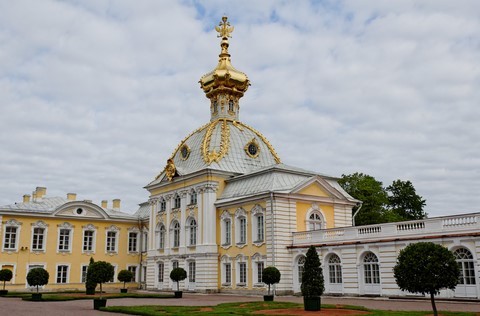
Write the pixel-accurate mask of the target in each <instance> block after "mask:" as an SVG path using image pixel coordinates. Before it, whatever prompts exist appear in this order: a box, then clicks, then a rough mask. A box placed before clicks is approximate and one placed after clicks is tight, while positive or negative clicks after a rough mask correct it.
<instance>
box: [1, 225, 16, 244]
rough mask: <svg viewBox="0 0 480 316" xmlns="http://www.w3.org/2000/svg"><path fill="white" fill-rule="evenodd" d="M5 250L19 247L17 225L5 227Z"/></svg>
mask: <svg viewBox="0 0 480 316" xmlns="http://www.w3.org/2000/svg"><path fill="white" fill-rule="evenodd" d="M3 248H4V249H5V250H12V249H16V248H17V227H13V226H7V227H6V228H5V239H4V242H3Z"/></svg>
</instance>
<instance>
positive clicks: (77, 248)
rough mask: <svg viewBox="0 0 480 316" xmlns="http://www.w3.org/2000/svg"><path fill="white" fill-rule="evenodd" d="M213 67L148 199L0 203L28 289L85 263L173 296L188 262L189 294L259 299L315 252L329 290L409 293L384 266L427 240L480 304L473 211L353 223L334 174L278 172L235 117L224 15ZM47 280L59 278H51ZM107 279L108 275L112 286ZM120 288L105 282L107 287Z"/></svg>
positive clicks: (74, 275) (8, 255) (241, 79)
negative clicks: (131, 274) (44, 276)
mask: <svg viewBox="0 0 480 316" xmlns="http://www.w3.org/2000/svg"><path fill="white" fill-rule="evenodd" d="M216 30H217V32H218V33H219V38H220V39H221V41H220V55H219V60H218V64H217V66H216V67H215V68H214V69H213V70H212V71H211V72H209V73H207V74H205V75H204V76H203V77H201V78H200V86H201V88H202V89H203V91H204V92H205V95H206V97H207V99H208V101H207V102H205V110H206V111H207V110H208V109H209V110H210V121H209V122H207V123H206V124H205V125H203V126H201V127H199V128H198V129H196V130H194V131H193V132H192V133H191V134H189V135H188V136H187V137H185V138H184V139H183V140H182V141H180V143H179V144H178V146H177V147H176V148H175V150H174V151H173V153H172V155H171V157H169V159H168V160H167V163H166V166H165V168H164V170H163V171H162V172H161V173H160V174H159V175H157V176H156V177H155V178H154V179H153V181H151V182H150V183H148V184H147V185H146V186H145V188H146V189H147V190H148V191H149V193H150V197H149V199H148V201H146V202H144V203H142V204H140V208H139V209H138V210H137V212H136V213H135V214H134V215H129V214H127V213H123V212H120V211H119V205H118V204H119V201H118V200H114V203H113V205H112V207H111V208H107V204H106V202H105V203H104V202H102V205H100V206H99V205H95V204H93V203H91V202H90V201H75V199H74V198H72V196H71V195H69V196H67V199H63V198H47V197H45V189H44V188H37V190H36V191H35V195H34V197H33V199H32V200H30V197H25V198H24V201H23V203H18V204H14V205H9V206H5V207H0V219H1V221H2V225H1V236H2V238H3V240H2V252H1V253H0V264H1V266H2V267H4V268H5V267H7V268H10V269H12V270H13V271H14V272H15V278H14V280H12V284H13V285H14V286H16V288H25V287H28V285H27V284H26V282H25V275H26V272H27V271H28V269H30V268H32V267H36V266H43V267H45V268H47V269H48V270H49V271H50V275H51V276H52V275H53V278H52V277H51V279H50V280H51V282H50V283H51V284H50V285H48V286H47V287H48V288H83V284H82V282H83V281H84V276H85V268H84V267H85V266H86V265H87V264H88V261H89V258H90V257H94V258H95V260H106V261H109V262H111V263H112V264H114V266H115V267H116V270H117V271H116V274H117V273H118V271H119V270H121V269H130V270H133V271H135V272H136V280H137V281H138V282H139V285H140V286H142V287H143V288H146V289H150V290H169V291H170V290H172V289H174V284H173V282H172V281H171V280H170V278H169V275H170V271H171V270H172V269H173V268H175V267H183V268H184V269H185V270H186V271H187V275H188V277H187V279H186V280H185V281H183V282H181V288H183V289H185V290H190V291H195V292H203V293H213V292H230V293H265V291H266V288H267V287H266V286H265V284H264V283H263V282H262V270H263V268H264V267H267V266H275V267H277V268H278V269H279V270H280V272H281V274H282V278H281V281H280V283H279V284H277V285H276V286H275V291H276V293H277V294H292V293H298V292H299V291H300V280H301V275H302V273H303V262H304V260H305V253H306V251H307V248H308V247H309V246H310V245H315V246H316V248H317V251H318V253H319V255H320V258H321V260H322V265H323V269H324V270H323V271H324V276H325V287H326V293H328V294H336V295H384V296H401V295H407V294H408V293H404V292H402V291H400V290H399V288H398V287H397V286H396V284H395V280H394V278H393V271H392V268H393V266H394V265H395V262H396V257H397V255H398V252H399V251H400V250H401V249H402V248H404V247H405V246H406V245H408V244H409V243H413V242H417V241H425V240H428V241H433V242H435V243H439V244H442V245H444V246H446V247H447V248H449V249H450V250H452V251H453V252H454V254H455V256H456V257H457V260H458V263H459V265H460V267H461V269H462V278H461V279H460V280H459V286H457V289H456V290H455V291H450V290H448V291H442V292H441V294H440V295H441V296H445V297H474V298H480V288H479V284H480V282H479V281H480V280H479V276H480V264H479V261H478V258H479V256H480V214H477V213H475V214H467V215H457V216H449V217H440V218H432V219H425V220H418V221H410V222H399V223H387V224H379V225H370V226H359V227H355V226H352V209H353V208H354V207H355V206H357V205H358V204H359V203H361V201H358V200H356V199H354V198H353V197H351V196H350V195H349V194H348V193H346V192H345V191H344V190H343V189H342V187H341V186H340V185H339V184H338V182H337V180H338V179H337V178H336V177H332V176H328V175H325V174H319V173H316V172H311V171H308V170H304V169H301V168H297V167H293V166H288V165H285V164H283V163H282V162H281V159H280V157H279V156H278V154H277V153H276V152H275V150H274V147H273V146H272V144H271V143H270V142H269V141H268V140H267V139H266V138H265V136H263V135H262V134H261V133H260V132H259V131H258V130H257V129H255V128H253V127H251V126H249V125H247V124H246V123H244V122H242V121H241V119H240V99H241V98H242V96H243V95H244V94H245V93H246V92H247V90H248V87H249V86H250V81H249V79H248V77H247V75H246V74H244V73H243V72H241V71H239V70H237V69H236V68H234V67H233V65H232V63H231V56H230V54H229V51H228V49H229V38H230V34H231V32H232V31H233V27H232V26H231V25H230V24H229V22H228V20H227V18H226V17H223V18H222V21H221V23H220V24H219V25H218V26H217V27H216ZM55 281H56V282H55ZM114 281H116V280H114ZM114 285H115V283H112V286H114Z"/></svg>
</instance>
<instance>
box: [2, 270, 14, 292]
mask: <svg viewBox="0 0 480 316" xmlns="http://www.w3.org/2000/svg"><path fill="white" fill-rule="evenodd" d="M12 278H13V273H12V270H9V269H2V270H0V281H3V290H0V296H5V295H7V294H8V290H5V282H7V281H10V280H11V279H12Z"/></svg>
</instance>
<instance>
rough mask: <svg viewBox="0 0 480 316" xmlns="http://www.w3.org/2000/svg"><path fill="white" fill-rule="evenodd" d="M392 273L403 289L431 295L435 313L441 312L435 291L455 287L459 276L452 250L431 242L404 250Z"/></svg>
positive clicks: (411, 245) (409, 246) (421, 243)
mask: <svg viewBox="0 0 480 316" xmlns="http://www.w3.org/2000/svg"><path fill="white" fill-rule="evenodd" d="M393 273H394V276H395V280H396V281H397V285H398V287H399V288H400V289H402V290H404V291H408V292H412V293H421V294H424V295H425V294H430V301H431V302H432V309H433V314H434V315H435V316H436V315H438V313H437V307H436V305H435V294H438V293H439V292H440V289H442V288H447V289H451V290H454V289H455V287H456V285H457V283H458V279H459V277H460V270H459V267H458V264H457V262H456V261H455V256H454V255H453V253H451V252H450V251H449V250H448V249H447V248H445V247H443V246H440V245H437V244H434V243H432V242H419V243H414V244H410V245H408V246H407V247H405V248H404V249H402V250H401V251H400V254H399V256H398V258H397V264H396V265H395V267H394V268H393Z"/></svg>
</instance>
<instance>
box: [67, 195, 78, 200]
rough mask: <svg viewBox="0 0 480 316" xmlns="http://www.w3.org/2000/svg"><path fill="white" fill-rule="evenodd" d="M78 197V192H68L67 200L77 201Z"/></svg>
mask: <svg viewBox="0 0 480 316" xmlns="http://www.w3.org/2000/svg"><path fill="white" fill-rule="evenodd" d="M76 199H77V193H67V200H69V201H75V200H76Z"/></svg>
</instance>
